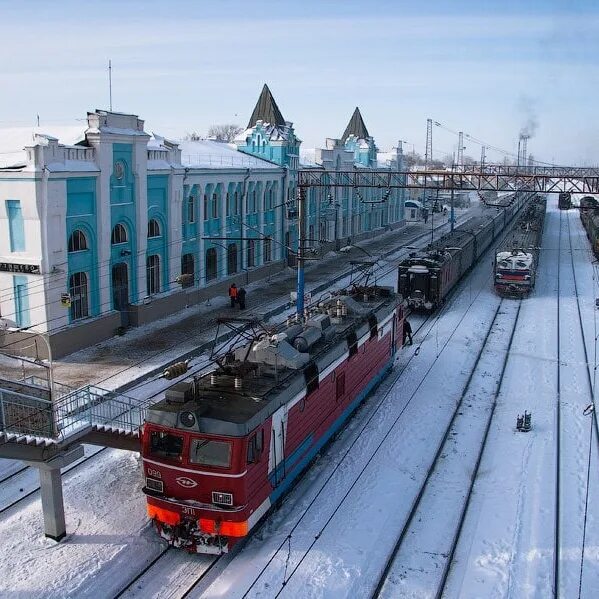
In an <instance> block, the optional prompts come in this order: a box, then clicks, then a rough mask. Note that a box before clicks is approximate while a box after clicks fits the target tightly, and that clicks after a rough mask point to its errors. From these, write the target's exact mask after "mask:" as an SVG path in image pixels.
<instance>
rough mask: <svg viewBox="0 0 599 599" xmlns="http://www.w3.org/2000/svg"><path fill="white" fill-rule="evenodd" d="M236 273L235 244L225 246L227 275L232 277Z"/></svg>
mask: <svg viewBox="0 0 599 599" xmlns="http://www.w3.org/2000/svg"><path fill="white" fill-rule="evenodd" d="M236 272H237V244H236V243H230V244H229V245H228V246H227V274H228V275H234V274H235V273H236Z"/></svg>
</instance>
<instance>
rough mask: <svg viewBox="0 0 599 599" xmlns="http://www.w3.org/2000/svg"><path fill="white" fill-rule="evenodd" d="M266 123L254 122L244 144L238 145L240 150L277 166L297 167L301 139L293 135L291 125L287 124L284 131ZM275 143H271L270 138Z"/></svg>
mask: <svg viewBox="0 0 599 599" xmlns="http://www.w3.org/2000/svg"><path fill="white" fill-rule="evenodd" d="M267 125H268V124H264V123H260V122H258V123H256V125H255V126H254V127H252V129H251V130H250V131H249V133H248V136H247V137H246V139H245V145H239V146H238V148H239V150H240V151H242V152H245V153H246V154H251V155H252V156H256V157H257V158H262V159H264V160H269V161H270V162H274V163H275V164H278V165H279V166H287V167H289V168H290V169H291V170H295V171H296V170H297V169H298V167H299V160H298V158H299V148H300V144H301V141H300V140H299V139H298V138H297V137H296V136H295V132H294V131H293V127H292V126H291V125H289V126H288V127H286V128H285V131H281V130H280V129H279V128H274V134H273V127H272V126H270V125H269V126H267ZM273 137H274V138H275V140H276V143H272V141H275V140H272V141H271V139H272V138H273Z"/></svg>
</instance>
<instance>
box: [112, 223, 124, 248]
mask: <svg viewBox="0 0 599 599" xmlns="http://www.w3.org/2000/svg"><path fill="white" fill-rule="evenodd" d="M110 243H112V245H116V244H117V243H127V229H125V227H124V226H123V225H121V223H119V224H117V225H115V226H114V229H112V235H111V236H110Z"/></svg>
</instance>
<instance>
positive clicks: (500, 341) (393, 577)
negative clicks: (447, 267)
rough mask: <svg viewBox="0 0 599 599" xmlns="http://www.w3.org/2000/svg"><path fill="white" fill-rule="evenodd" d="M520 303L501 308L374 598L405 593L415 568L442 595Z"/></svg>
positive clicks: (505, 303) (429, 592)
mask: <svg viewBox="0 0 599 599" xmlns="http://www.w3.org/2000/svg"><path fill="white" fill-rule="evenodd" d="M521 305H522V302H521V300H520V301H518V302H517V305H516V304H515V302H514V303H510V302H509V300H502V301H501V303H500V304H499V306H498V307H497V310H496V311H495V315H494V317H493V321H492V322H491V326H490V327H489V329H488V331H487V334H486V336H485V339H484V342H483V345H482V346H481V348H480V350H479V352H478V355H477V357H476V360H475V363H474V366H473V368H472V371H471V373H470V375H469V378H468V380H467V382H466V385H465V387H464V389H463V391H462V394H461V396H460V398H459V400H458V402H457V404H456V406H455V410H454V412H453V415H452V417H451V420H450V421H449V423H448V424H447V427H446V429H445V432H444V434H443V436H442V438H441V440H440V442H439V444H438V446H437V451H436V453H435V455H434V458H433V461H432V462H431V464H430V466H429V468H428V471H427V473H426V477H425V479H424V481H423V483H422V486H421V487H420V491H419V492H418V494H417V495H416V497H415V498H414V501H413V502H412V506H411V509H410V511H409V513H408V516H407V518H406V520H405V523H404V525H403V527H402V529H401V531H400V533H399V535H398V537H397V540H396V542H395V544H394V545H393V547H392V549H391V551H390V552H389V555H388V557H387V561H386V562H385V564H384V567H383V569H382V572H381V574H380V576H379V578H378V581H377V582H376V585H375V586H374V590H373V591H372V593H371V595H370V596H371V597H373V598H375V597H376V598H378V597H382V598H387V597H397V596H401V594H402V582H404V581H408V579H409V577H410V574H411V573H412V572H417V573H418V577H419V581H422V584H421V585H420V586H421V588H426V595H427V596H434V597H437V598H439V597H441V596H442V593H443V591H444V589H445V584H446V581H447V577H448V575H449V571H450V568H451V565H452V562H453V556H454V554H455V550H456V547H457V544H458V541H459V538H460V533H461V531H462V527H463V523H464V519H465V517H466V513H467V510H468V507H469V505H470V498H471V496H472V491H473V489H474V484H475V481H476V478H477V475H478V470H479V466H480V463H481V459H482V456H483V452H484V451H485V448H486V446H487V440H488V436H489V430H490V428H491V423H492V420H493V415H494V412H495V407H496V405H497V399H498V396H499V394H500V391H501V387H502V383H503V377H504V374H505V369H506V366H507V362H508V359H509V356H510V350H511V347H512V341H513V338H514V333H515V331H516V326H517V323H518V319H519V316H520V308H521ZM502 310H503V311H502ZM499 355H502V364H501V370H500V372H499V373H498V376H497V377H493V376H490V374H489V371H493V368H494V366H495V361H496V359H497V358H498V357H499ZM495 368H496V367H495ZM473 437H474V440H473ZM473 441H476V442H473ZM468 473H469V475H468ZM449 481H451V484H448V482H449ZM439 515H442V517H441V518H439ZM431 525H434V527H435V534H434V535H431V534H430V531H429V532H428V534H427V528H428V527H430V526H431ZM411 588H413V587H411Z"/></svg>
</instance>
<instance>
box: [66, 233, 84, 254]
mask: <svg viewBox="0 0 599 599" xmlns="http://www.w3.org/2000/svg"><path fill="white" fill-rule="evenodd" d="M86 249H87V237H86V236H85V234H84V233H83V231H81V230H80V229H75V230H74V231H73V232H72V233H71V236H70V237H69V252H81V251H82V250H86Z"/></svg>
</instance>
